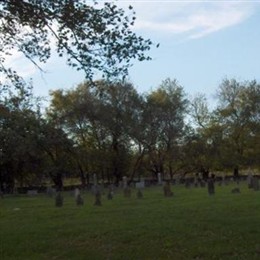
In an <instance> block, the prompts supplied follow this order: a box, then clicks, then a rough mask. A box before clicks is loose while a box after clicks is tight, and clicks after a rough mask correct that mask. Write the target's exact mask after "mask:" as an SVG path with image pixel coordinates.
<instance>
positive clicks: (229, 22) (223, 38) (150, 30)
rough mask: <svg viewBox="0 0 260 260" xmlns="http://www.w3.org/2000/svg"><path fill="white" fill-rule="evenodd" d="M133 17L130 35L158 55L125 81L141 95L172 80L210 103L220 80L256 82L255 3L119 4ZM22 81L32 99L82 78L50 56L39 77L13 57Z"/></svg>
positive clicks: (258, 24)
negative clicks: (30, 89) (29, 82)
mask: <svg viewBox="0 0 260 260" xmlns="http://www.w3.org/2000/svg"><path fill="white" fill-rule="evenodd" d="M117 4H118V5H119V6H121V7H125V6H128V5H132V6H133V7H134V10H135V11H136V17H137V20H136V24H135V27H134V28H133V30H134V31H135V32H136V33H137V34H139V35H141V36H144V37H145V38H150V39H151V40H152V41H153V42H154V43H155V44H157V43H160V47H159V48H158V49H156V48H153V50H152V51H151V52H150V56H151V57H152V58H153V60H152V61H148V62H134V66H133V67H132V68H131V69H130V73H129V79H130V81H131V82H133V84H134V86H135V87H136V89H137V90H138V91H139V92H140V93H143V92H146V91H150V90H151V89H155V88H156V87H157V86H158V85H160V83H161V82H162V81H163V80H165V79H166V78H168V77H169V78H171V79H175V78H176V79H177V80H178V82H179V84H180V85H182V86H183V87H184V90H185V91H186V92H187V93H188V94H189V95H194V94H196V93H198V92H200V93H204V94H206V95H207V97H208V98H209V99H211V100H212V97H213V95H214V93H215V91H216V88H217V87H218V85H219V84H220V83H221V81H222V80H223V79H224V78H226V77H227V78H236V79H237V80H241V81H243V80H253V79H256V80H258V81H260V1H249V0H248V1H246V0H245V1H216V0H215V1H214V0H212V1H196V0H194V1H185V0H183V1H173V0H172V1H171V0H168V1H166V0H165V1H163V0H162V1H153V0H149V1H148V0H143V1H142V0H136V1H124V0H119V1H117ZM9 63H11V64H13V65H15V67H17V68H18V72H20V73H21V74H22V75H23V76H26V77H30V78H32V79H33V82H34V88H35V94H37V95H43V96H47V95H48V92H49V90H51V89H57V88H71V87H73V86H76V85H77V84H79V83H81V82H82V81H83V80H84V75H83V74H82V73H80V72H76V71H74V70H73V69H70V68H68V67H67V66H66V65H65V64H64V61H63V60H61V59H60V58H58V57H56V56H53V57H52V58H51V59H50V60H49V62H48V63H47V64H46V65H44V69H45V70H46V71H47V73H46V74H41V73H40V72H39V71H38V70H37V69H36V68H35V67H34V66H33V65H32V64H28V63H25V61H24V60H23V59H21V58H19V55H18V54H16V55H14V56H13V58H11V59H10V60H9Z"/></svg>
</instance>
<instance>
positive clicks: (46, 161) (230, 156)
mask: <svg viewBox="0 0 260 260" xmlns="http://www.w3.org/2000/svg"><path fill="white" fill-rule="evenodd" d="M259 119H260V87H259V83H258V82H256V81H244V82H239V81H237V80H235V79H225V80H223V81H222V83H221V84H220V86H219V87H218V89H217V106H216V107H215V108H213V109H210V106H209V103H208V101H207V99H206V98H205V96H204V95H203V94H198V95H196V96H195V97H193V98H189V97H188V95H187V94H186V93H185V91H184V88H183V87H182V86H181V85H180V84H179V83H178V81H177V80H171V79H166V80H164V81H162V83H161V84H160V85H159V86H158V88H156V89H155V90H152V91H150V92H148V93H141V94H140V93H138V92H137V90H136V89H135V87H134V86H133V84H131V83H129V82H126V81H121V80H118V81H106V80H99V81H95V82H93V81H85V82H83V83H81V84H79V85H78V86H77V87H75V88H71V89H68V90H64V89H58V90H54V91H52V92H51V93H50V103H49V104H48V106H47V108H46V110H45V111H43V108H42V103H41V100H40V99H39V98H36V97H35V96H34V95H33V94H32V89H31V88H28V87H24V88H19V89H16V91H14V92H12V91H11V90H10V89H9V90H8V91H5V92H4V93H2V95H1V100H0V159H1V160H0V185H1V190H4V191H6V192H12V191H13V189H14V187H15V185H18V186H25V185H41V184H43V183H45V182H46V181H47V180H51V181H52V183H53V184H54V185H55V186H56V188H57V189H62V187H63V180H64V177H71V178H72V177H73V178H79V179H80V181H81V184H82V185H83V186H85V185H87V184H89V183H90V182H91V181H92V177H93V174H94V173H95V174H96V175H97V176H98V178H99V179H103V180H104V181H105V182H109V183H116V184H118V182H119V181H120V180H122V177H123V176H128V180H129V181H130V182H131V181H133V180H134V179H137V178H140V176H143V177H149V178H152V179H156V178H157V174H158V173H159V172H160V173H161V175H162V177H163V178H166V179H172V178H174V176H175V175H176V174H178V175H179V174H181V175H186V174H196V173H198V172H201V173H203V174H207V173H208V172H209V171H235V172H236V173H237V172H238V171H239V170H240V169H247V168H248V167H251V168H252V169H259V167H260V120H259Z"/></svg>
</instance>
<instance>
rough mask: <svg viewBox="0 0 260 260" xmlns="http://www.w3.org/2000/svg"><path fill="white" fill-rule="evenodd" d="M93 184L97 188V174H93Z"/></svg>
mask: <svg viewBox="0 0 260 260" xmlns="http://www.w3.org/2000/svg"><path fill="white" fill-rule="evenodd" d="M93 184H94V186H97V184H98V183H97V175H96V173H94V174H93Z"/></svg>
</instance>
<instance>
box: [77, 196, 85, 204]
mask: <svg viewBox="0 0 260 260" xmlns="http://www.w3.org/2000/svg"><path fill="white" fill-rule="evenodd" d="M76 204H77V206H82V205H84V200H83V198H82V197H81V195H80V194H78V195H77V197H76Z"/></svg>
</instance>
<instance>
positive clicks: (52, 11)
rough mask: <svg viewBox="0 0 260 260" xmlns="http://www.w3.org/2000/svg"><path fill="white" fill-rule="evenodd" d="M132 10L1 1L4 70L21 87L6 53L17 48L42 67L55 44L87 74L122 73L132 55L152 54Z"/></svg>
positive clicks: (78, 1)
mask: <svg viewBox="0 0 260 260" xmlns="http://www.w3.org/2000/svg"><path fill="white" fill-rule="evenodd" d="M132 9H133V8H132V6H129V8H128V11H124V10H123V9H121V8H118V7H117V6H116V5H115V4H114V3H112V2H107V3H98V1H83V0H73V1H71V0H67V1H63V0H58V1H38V0H37V1H34V0H21V1H12V0H5V1H1V2H0V19H1V25H0V35H1V41H0V46H1V48H0V50H1V51H0V72H1V74H4V75H5V76H6V77H7V78H8V79H9V80H10V81H11V83H12V84H15V86H16V87H18V88H19V87H21V85H23V83H24V82H23V80H22V79H21V78H20V77H19V75H18V74H17V73H16V72H15V71H14V70H13V69H12V68H8V67H6V65H5V60H6V57H7V56H10V55H12V53H13V51H14V50H17V51H18V52H20V53H22V54H23V55H24V56H25V57H26V58H27V59H29V60H30V61H32V62H33V63H34V64H35V65H36V66H37V67H38V68H40V63H44V62H46V61H47V60H48V59H49V58H50V56H51V54H52V50H53V49H55V51H57V53H58V55H59V56H64V57H66V59H67V63H68V65H69V66H72V67H75V68H76V69H77V70H83V71H84V72H85V74H86V78H87V79H92V78H93V75H94V73H95V72H97V71H101V72H102V73H103V76H106V77H107V76H108V77H115V76H119V75H121V76H122V75H123V76H124V75H126V74H127V70H128V67H129V66H130V65H131V60H132V59H138V60H139V61H143V60H149V59H150V57H149V56H146V55H145V52H146V51H147V50H149V49H150V46H151V44H152V42H151V41H150V40H145V39H143V38H142V37H141V36H137V35H136V34H135V33H134V32H132V30H131V27H132V26H133V25H134V22H135V20H136V17H135V12H134V11H133V10H132ZM40 69H41V68H40ZM1 85H4V82H2V83H1Z"/></svg>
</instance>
